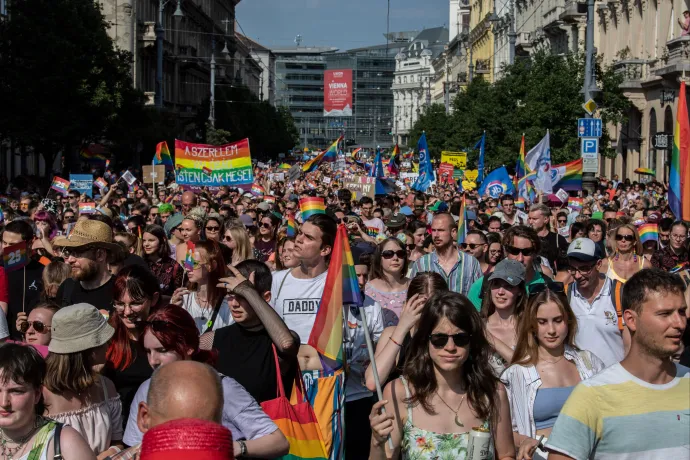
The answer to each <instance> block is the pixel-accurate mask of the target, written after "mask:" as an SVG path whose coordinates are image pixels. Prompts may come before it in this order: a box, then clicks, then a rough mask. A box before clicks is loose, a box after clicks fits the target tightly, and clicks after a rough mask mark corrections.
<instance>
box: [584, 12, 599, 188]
mask: <svg viewBox="0 0 690 460" xmlns="http://www.w3.org/2000/svg"><path fill="white" fill-rule="evenodd" d="M593 70H594V0H587V29H586V32H585V81H584V84H583V88H582V89H583V92H584V99H585V100H584V109H585V113H586V115H585V116H586V117H587V118H593V112H594V111H595V110H596V104H594V105H592V103H593V102H594V101H593V98H592V94H591V89H592V81H593V78H592V74H593ZM583 142H584V141H583ZM583 162H584V160H583ZM595 187H596V179H595V177H594V174H593V173H591V172H584V171H583V173H582V188H584V189H586V190H588V191H589V192H590V193H593V192H594V188H595Z"/></svg>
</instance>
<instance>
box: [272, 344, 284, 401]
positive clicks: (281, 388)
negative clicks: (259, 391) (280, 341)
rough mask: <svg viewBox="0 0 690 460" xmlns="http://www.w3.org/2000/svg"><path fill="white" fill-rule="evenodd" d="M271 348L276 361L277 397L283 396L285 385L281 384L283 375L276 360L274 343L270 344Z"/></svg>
mask: <svg viewBox="0 0 690 460" xmlns="http://www.w3.org/2000/svg"><path fill="white" fill-rule="evenodd" d="M271 348H272V349H273V359H274V360H275V363H276V384H277V386H278V397H279V398H284V397H285V386H284V385H283V376H282V375H281V373H280V362H279V361H278V352H277V351H276V346H275V345H273V344H272V345H271Z"/></svg>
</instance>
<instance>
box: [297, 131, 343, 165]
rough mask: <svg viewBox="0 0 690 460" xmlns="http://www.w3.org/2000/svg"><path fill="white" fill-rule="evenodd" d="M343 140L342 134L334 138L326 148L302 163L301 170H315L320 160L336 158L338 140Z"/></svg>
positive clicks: (333, 159)
mask: <svg viewBox="0 0 690 460" xmlns="http://www.w3.org/2000/svg"><path fill="white" fill-rule="evenodd" d="M342 140H343V136H340V137H339V138H338V139H336V141H335V142H333V143H332V144H331V146H330V147H328V150H325V151H323V152H321V153H319V154H318V155H316V157H315V158H312V159H311V160H309V161H307V162H306V163H304V165H303V166H302V171H303V172H305V173H309V172H312V171H315V170H316V168H318V167H319V165H320V164H321V162H322V161H324V160H325V161H335V160H337V159H338V144H340V141H342Z"/></svg>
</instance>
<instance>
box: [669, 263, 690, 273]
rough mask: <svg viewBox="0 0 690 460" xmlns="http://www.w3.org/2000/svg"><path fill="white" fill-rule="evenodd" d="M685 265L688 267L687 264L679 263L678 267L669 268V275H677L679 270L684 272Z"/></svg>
mask: <svg viewBox="0 0 690 460" xmlns="http://www.w3.org/2000/svg"><path fill="white" fill-rule="evenodd" d="M687 265H688V263H687V262H682V263H679V264H678V265H676V266H674V267H671V269H670V270H669V273H678V272H679V271H681V270H685V267H686V266H687Z"/></svg>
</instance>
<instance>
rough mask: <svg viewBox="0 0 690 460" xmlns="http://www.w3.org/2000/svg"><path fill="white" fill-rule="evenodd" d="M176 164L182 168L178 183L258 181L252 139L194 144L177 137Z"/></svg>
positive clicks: (216, 184)
mask: <svg viewBox="0 0 690 460" xmlns="http://www.w3.org/2000/svg"><path fill="white" fill-rule="evenodd" d="M175 167H176V168H178V167H179V170H178V171H177V174H176V176H175V182H176V183H177V184H178V185H196V186H201V187H220V186H224V185H225V186H230V187H237V186H238V185H251V184H252V183H254V169H253V168H252V157H251V152H250V150H249V139H243V140H241V141H237V142H233V143H231V144H225V145H206V144H192V143H190V142H184V141H181V140H179V139H175ZM204 168H207V169H208V170H210V171H211V174H208V173H207V172H205V170H204Z"/></svg>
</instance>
